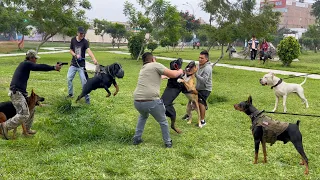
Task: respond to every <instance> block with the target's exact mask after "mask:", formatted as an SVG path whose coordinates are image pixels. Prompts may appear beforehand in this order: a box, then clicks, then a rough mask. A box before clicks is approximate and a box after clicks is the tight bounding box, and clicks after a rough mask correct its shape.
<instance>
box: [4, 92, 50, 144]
mask: <svg viewBox="0 0 320 180" xmlns="http://www.w3.org/2000/svg"><path fill="white" fill-rule="evenodd" d="M26 100H27V104H28V107H29V112H31V111H33V110H34V108H35V107H36V106H39V105H40V102H43V101H44V98H43V97H40V96H39V95H37V94H35V93H34V91H33V90H32V92H31V95H30V96H29V97H27V98H26ZM16 114H17V112H16V109H15V107H14V106H13V104H12V102H11V101H7V102H1V103H0V123H2V122H5V121H7V120H8V119H10V118H12V117H13V116H15V115H16ZM16 132H17V128H15V129H14V130H13V139H15V138H16ZM0 133H1V132H0ZM22 133H23V134H24V135H29V134H28V132H27V129H26V125H25V122H23V123H22Z"/></svg>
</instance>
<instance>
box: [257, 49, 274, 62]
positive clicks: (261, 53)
mask: <svg viewBox="0 0 320 180" xmlns="http://www.w3.org/2000/svg"><path fill="white" fill-rule="evenodd" d="M259 57H260V60H262V61H263V64H264V63H265V62H266V61H267V60H268V59H272V57H271V52H264V51H263V50H260V51H259ZM259 63H260V61H259Z"/></svg>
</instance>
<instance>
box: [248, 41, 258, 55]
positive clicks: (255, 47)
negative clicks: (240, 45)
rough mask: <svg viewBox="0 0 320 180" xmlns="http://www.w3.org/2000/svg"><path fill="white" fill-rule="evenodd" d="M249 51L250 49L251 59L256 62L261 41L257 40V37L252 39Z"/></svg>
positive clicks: (249, 43)
mask: <svg viewBox="0 0 320 180" xmlns="http://www.w3.org/2000/svg"><path fill="white" fill-rule="evenodd" d="M248 45H249V49H250V52H251V53H250V59H251V60H255V59H256V56H257V51H258V46H259V41H258V40H257V39H256V36H255V35H252V38H251V39H250V40H249V41H248Z"/></svg>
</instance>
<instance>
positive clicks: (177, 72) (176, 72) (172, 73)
mask: <svg viewBox="0 0 320 180" xmlns="http://www.w3.org/2000/svg"><path fill="white" fill-rule="evenodd" d="M182 74H183V70H182V69H178V70H170V69H167V68H166V69H165V70H164V71H163V75H165V76H167V77H168V78H177V77H179V76H180V75H182Z"/></svg>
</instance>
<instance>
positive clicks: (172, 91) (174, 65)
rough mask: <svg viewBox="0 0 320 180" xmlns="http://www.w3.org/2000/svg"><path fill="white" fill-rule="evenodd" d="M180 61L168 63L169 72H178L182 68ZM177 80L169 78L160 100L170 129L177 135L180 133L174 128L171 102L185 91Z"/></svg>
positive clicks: (174, 111) (174, 117) (174, 118)
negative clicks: (169, 120) (169, 121)
mask: <svg viewBox="0 0 320 180" xmlns="http://www.w3.org/2000/svg"><path fill="white" fill-rule="evenodd" d="M182 63H183V61H182V59H181V58H179V59H177V60H173V61H171V62H170V69H171V70H178V69H181V67H182ZM177 79H178V78H170V79H168V83H167V87H166V89H165V90H164V92H163V94H162V96H161V99H162V100H163V103H164V105H165V107H166V116H168V117H170V119H171V128H172V129H173V130H175V131H176V132H177V133H181V131H180V130H179V129H178V128H176V126H175V122H176V110H175V109H174V107H173V101H174V100H175V99H176V98H177V97H178V95H179V94H180V92H182V91H184V90H185V87H184V85H183V84H182V83H178V82H177Z"/></svg>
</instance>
